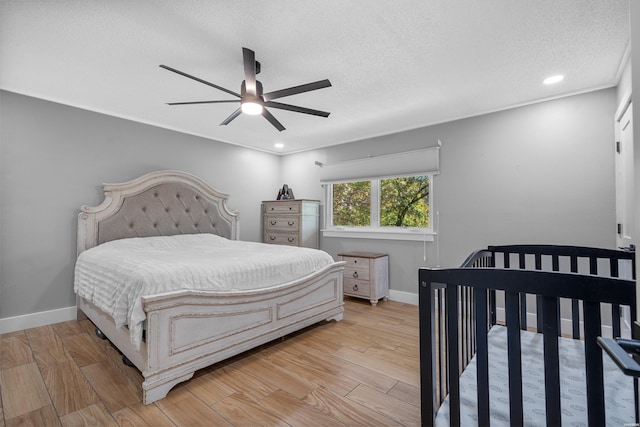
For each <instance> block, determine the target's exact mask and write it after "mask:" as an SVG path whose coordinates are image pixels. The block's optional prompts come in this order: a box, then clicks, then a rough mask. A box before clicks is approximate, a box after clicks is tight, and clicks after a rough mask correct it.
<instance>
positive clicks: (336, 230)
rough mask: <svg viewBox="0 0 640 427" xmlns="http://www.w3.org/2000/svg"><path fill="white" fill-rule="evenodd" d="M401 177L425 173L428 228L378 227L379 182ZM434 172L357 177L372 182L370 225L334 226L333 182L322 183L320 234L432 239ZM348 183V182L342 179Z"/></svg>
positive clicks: (421, 240) (371, 237)
mask: <svg viewBox="0 0 640 427" xmlns="http://www.w3.org/2000/svg"><path fill="white" fill-rule="evenodd" d="M403 176H428V177H429V227H428V228H427V227H381V226H380V181H381V180H382V179H388V178H402V177H403ZM433 176H434V174H433V173H421V174H411V175H401V176H390V177H382V178H371V179H358V180H357V181H371V224H375V225H372V226H369V227H364V226H362V227H360V226H351V227H350V226H334V225H333V184H335V183H327V184H325V186H324V187H325V203H324V205H325V212H324V219H325V227H324V228H323V229H322V235H323V237H339V238H354V239H384V240H409V241H419V242H433V241H434V237H435V235H436V234H437V233H436V232H435V231H434V223H433V218H434V215H433V212H434V204H433V194H434V193H433V185H434V184H433ZM344 182H350V181H344Z"/></svg>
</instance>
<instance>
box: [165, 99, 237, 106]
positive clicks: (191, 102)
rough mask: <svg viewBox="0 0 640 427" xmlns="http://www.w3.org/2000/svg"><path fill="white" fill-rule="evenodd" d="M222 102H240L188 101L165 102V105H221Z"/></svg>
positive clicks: (230, 100) (234, 100)
mask: <svg viewBox="0 0 640 427" xmlns="http://www.w3.org/2000/svg"><path fill="white" fill-rule="evenodd" d="M224 102H240V100H238V99H225V100H222V101H189V102H167V105H190V104H221V103H224Z"/></svg>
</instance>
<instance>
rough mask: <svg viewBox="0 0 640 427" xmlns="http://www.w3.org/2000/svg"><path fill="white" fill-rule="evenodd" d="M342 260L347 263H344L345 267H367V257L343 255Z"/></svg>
mask: <svg viewBox="0 0 640 427" xmlns="http://www.w3.org/2000/svg"><path fill="white" fill-rule="evenodd" d="M343 258H344V259H343V261H346V262H347V265H345V268H349V267H351V268H363V269H369V259H368V258H361V257H351V256H345V257H343Z"/></svg>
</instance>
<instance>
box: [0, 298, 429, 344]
mask: <svg viewBox="0 0 640 427" xmlns="http://www.w3.org/2000/svg"><path fill="white" fill-rule="evenodd" d="M389 299H390V300H391V301H397V302H402V303H405V304H412V305H418V301H419V298H418V294H414V293H411V292H403V291H394V290H393V289H390V290H389ZM76 312H77V310H76V307H75V306H73V307H65V308H59V309H57V310H49V311H41V312H39V313H32V314H25V315H23V316H15V317H7V318H4V319H0V334H7V333H9V332H16V331H22V330H25V329H30V328H37V327H38V326H44V325H51V324H53V323H60V322H66V321H68V320H75V319H76Z"/></svg>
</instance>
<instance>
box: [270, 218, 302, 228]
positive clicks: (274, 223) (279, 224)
mask: <svg viewBox="0 0 640 427" xmlns="http://www.w3.org/2000/svg"><path fill="white" fill-rule="evenodd" d="M299 223H300V220H299V219H298V218H296V217H290V218H287V217H278V216H267V217H266V221H265V226H266V229H267V230H287V231H289V230H293V231H296V230H298V225H299Z"/></svg>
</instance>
